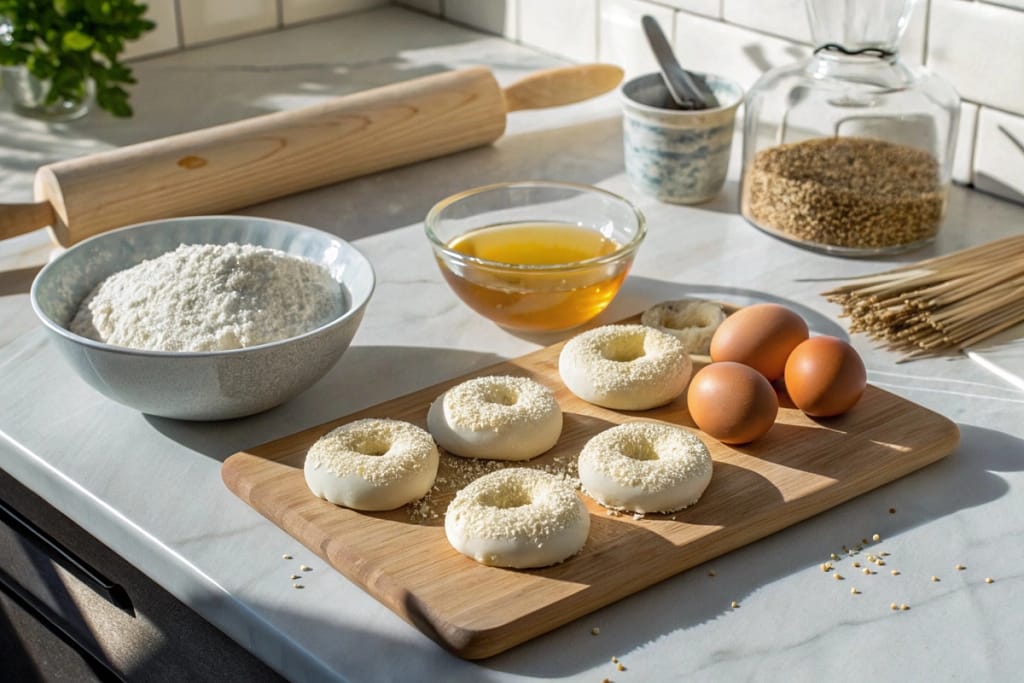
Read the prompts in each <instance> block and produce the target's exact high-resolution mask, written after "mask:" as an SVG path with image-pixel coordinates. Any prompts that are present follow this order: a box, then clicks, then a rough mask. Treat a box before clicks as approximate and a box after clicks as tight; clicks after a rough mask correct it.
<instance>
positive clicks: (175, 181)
mask: <svg viewBox="0 0 1024 683" xmlns="http://www.w3.org/2000/svg"><path fill="white" fill-rule="evenodd" d="M621 80H622V70H621V69H619V68H618V67H616V66H612V65H607V64H589V65H581V66H571V67H564V68H557V69H549V70H547V71H540V72H537V73H535V74H532V75H530V76H527V77H526V78H524V79H522V80H520V81H518V82H516V83H513V84H512V85H511V86H509V87H508V88H505V89H504V90H502V88H501V87H500V86H499V85H498V82H497V81H496V80H495V79H494V76H493V74H491V72H490V70H489V69H487V68H485V67H474V68H470V69H463V70H459V71H452V72H447V73H442V74H437V75H432V76H426V77H423V78H417V79H413V80H410V81H405V82H401V83H396V84H393V85H388V86H384V87H381V88H375V89H373V90H367V91H364V92H360V93H355V94H352V95H345V96H343V97H337V98H334V99H331V100H328V101H326V102H323V103H320V104H316V105H313V106H309V107H304V108H302V109H296V110H293V111H283V112H276V113H273V114H266V115H264V116H258V117H255V118H251V119H246V120H243V121H237V122H234V123H227V124H223V125H220V126H214V127H212V128H206V129H203V130H197V131H193V132H189V133H182V134H180V135H174V136H172V137H167V138H160V139H158V140H151V141H149V142H142V143H139V144H135V145H130V146H128V147H122V148H119V149H114V150H111V151H108V152H101V153H98V154H92V155H89V156H84V157H80V158H78V159H69V160H67V161H59V162H57V163H53V164H48V165H46V166H43V167H41V168H39V170H38V171H37V172H36V176H35V199H36V202H35V203H31V204H6V205H0V239H5V238H7V237H12V236H14V235H20V234H22V233H26V232H29V231H31V230H37V229H39V228H43V227H47V226H49V227H50V228H51V230H52V233H53V237H54V239H56V241H57V242H59V243H60V244H61V245H64V246H69V245H71V244H74V243H75V242H79V241H81V240H83V239H85V238H87V237H91V236H92V235H95V234H97V233H100V232H103V231H105V230H110V229H113V228H117V227H120V226H124V225H130V224H132V223H138V222H141V221H147V220H152V219H156V218H168V217H172V216H188V215H197V214H211V213H220V212H224V211H232V210H235V209H240V208H243V207H246V206H250V205H252V204H256V203H259V202H264V201H268V200H270V199H274V198H275V197H282V196H284V195H288V194H292V193H295V192H301V191H303V190H309V189H312V188H314V187H320V186H322V185H330V184H332V183H337V182H340V181H342V180H346V179H348V178H354V177H357V176H361V175H366V174H368V173H374V172H376V171H381V170H384V169H388V168H394V167H396V166H401V165H404V164H410V163H413V162H416V161H422V160H424V159H431V158H434V157H438V156H442V155H445V154H451V153H453V152H458V151H461V150H464V149H469V148H471V147H476V146H479V145H486V144H489V143H491V142H494V141H495V140H497V139H498V138H499V137H501V135H502V133H504V132H505V114H506V113H507V112H510V111H516V110H520V109H538V108H543V107H552V106H558V105H562V104H569V103H571V102H578V101H580V100H584V99H587V98H590V97H594V96H596V95H599V94H601V93H604V92H607V91H609V90H611V89H612V88H614V87H615V86H616V85H618V83H619V81H621Z"/></svg>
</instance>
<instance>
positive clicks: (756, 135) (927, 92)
mask: <svg viewBox="0 0 1024 683" xmlns="http://www.w3.org/2000/svg"><path fill="white" fill-rule="evenodd" d="M915 2H916V0H806V3H807V11H808V18H809V20H810V24H811V30H812V35H813V37H814V41H815V44H816V45H817V46H818V48H817V49H816V50H815V51H814V54H813V55H811V56H810V57H809V58H807V59H805V60H803V61H802V62H799V63H797V64H793V65H790V66H784V67H781V68H777V69H773V70H772V71H769V72H767V73H765V74H764V75H763V76H762V77H761V78H760V79H759V80H758V81H757V83H755V84H754V86H753V87H752V88H751V90H750V92H749V94H748V95H747V100H746V111H745V120H744V139H743V174H742V180H741V190H740V211H741V213H742V214H743V216H744V218H746V219H747V220H748V221H750V222H751V223H752V224H753V225H755V226H756V227H758V228H760V229H761V230H764V231H765V232H768V233H770V234H772V235H775V236H777V237H780V238H782V239H785V240H788V241H791V242H794V243H796V244H799V245H801V246H804V247H809V248H812V249H817V250H820V251H826V252H829V253H833V254H838V255H843V256H867V255H873V254H883V253H892V252H897V251H905V250H909V249H914V248H917V247H919V246H922V245H924V244H927V243H928V242H930V241H931V240H932V239H933V238H934V237H935V235H936V233H937V232H938V230H939V226H940V225H941V223H942V219H943V216H944V214H945V209H946V200H947V196H948V192H949V183H950V167H951V165H952V159H953V149H954V145H955V141H956V130H957V123H958V118H959V112H960V98H959V97H958V96H957V94H956V91H955V90H954V89H953V87H952V86H951V85H949V84H948V83H947V82H946V81H944V80H942V79H941V78H939V77H938V76H936V75H934V74H932V73H931V72H929V71H927V70H926V69H924V68H923V67H916V66H910V65H908V64H906V63H905V62H903V61H902V60H901V59H900V56H899V52H898V48H897V44H898V42H899V39H900V36H901V35H902V34H903V30H904V28H905V27H906V25H907V22H908V20H909V17H910V15H911V12H912V11H913V7H914V4H915Z"/></svg>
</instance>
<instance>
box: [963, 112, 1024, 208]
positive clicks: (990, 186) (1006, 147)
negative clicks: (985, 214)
mask: <svg viewBox="0 0 1024 683" xmlns="http://www.w3.org/2000/svg"><path fill="white" fill-rule="evenodd" d="M974 186H975V187H977V188H978V189H979V190H984V191H985V192H991V193H992V194H995V195H999V196H1000V197H1005V198H1007V199H1012V200H1013V201H1016V202H1024V116H1014V115H1013V114H1007V113H1006V112H1001V111H995V110H993V109H989V108H988V107H982V108H981V110H980V111H979V112H978V139H977V141H976V144H975V150H974Z"/></svg>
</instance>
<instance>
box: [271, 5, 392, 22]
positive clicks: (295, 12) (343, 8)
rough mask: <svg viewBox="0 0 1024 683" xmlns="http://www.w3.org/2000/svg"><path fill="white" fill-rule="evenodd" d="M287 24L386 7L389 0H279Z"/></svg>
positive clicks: (282, 15)
mask: <svg viewBox="0 0 1024 683" xmlns="http://www.w3.org/2000/svg"><path fill="white" fill-rule="evenodd" d="M279 1H280V3H281V21H282V23H284V25H285V26H287V25H288V24H296V23H299V22H304V21H313V20H314V19H323V18H324V17H333V16H337V15H339V14H346V13H349V12H359V11H361V10H366V9H372V8H374V7H384V6H385V5H388V4H389V2H388V0H279Z"/></svg>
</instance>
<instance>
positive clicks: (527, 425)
mask: <svg viewBox="0 0 1024 683" xmlns="http://www.w3.org/2000/svg"><path fill="white" fill-rule="evenodd" d="M427 428H428V429H429V430H430V433H431V434H432V435H433V437H434V438H435V439H436V440H437V443H438V444H440V445H441V447H442V448H444V449H445V450H446V451H448V452H450V453H454V454H455V455H461V456H463V457H466V458H485V459H487V460H529V459H530V458H533V457H535V456H538V455H540V454H541V453H543V452H544V451H546V450H548V449H549V448H551V447H552V446H554V445H555V443H556V442H557V441H558V437H559V436H560V435H561V433H562V409H561V408H560V407H559V406H558V401H556V400H555V395H554V394H553V393H552V392H551V390H550V389H548V388H547V387H546V386H544V385H543V384H540V383H539V382H536V381H534V380H532V379H530V378H529V377H512V376H502V375H496V376H488V377H476V378H474V379H471V380H467V381H465V382H463V383H462V384H457V385H456V386H454V387H452V388H451V389H449V390H448V391H446V392H444V393H443V394H441V396H439V397H438V398H437V399H436V400H435V401H434V402H433V403H432V404H431V405H430V410H429V412H428V413H427Z"/></svg>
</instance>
